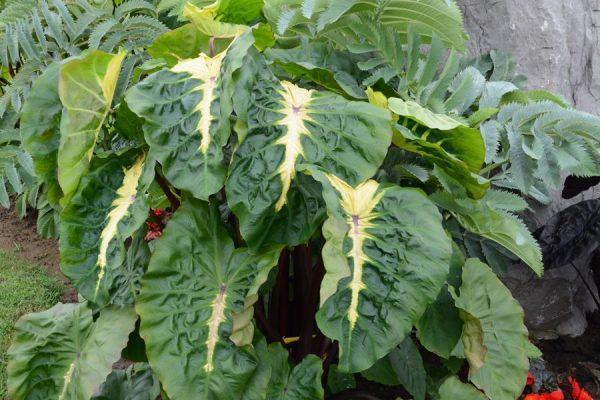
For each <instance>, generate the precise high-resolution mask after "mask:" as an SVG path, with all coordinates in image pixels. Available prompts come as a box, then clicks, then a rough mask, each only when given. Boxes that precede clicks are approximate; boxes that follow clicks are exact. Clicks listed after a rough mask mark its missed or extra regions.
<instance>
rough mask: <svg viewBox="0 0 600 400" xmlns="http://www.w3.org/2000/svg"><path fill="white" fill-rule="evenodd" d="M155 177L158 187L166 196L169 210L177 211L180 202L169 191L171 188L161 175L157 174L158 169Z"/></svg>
mask: <svg viewBox="0 0 600 400" xmlns="http://www.w3.org/2000/svg"><path fill="white" fill-rule="evenodd" d="M155 176H156V183H158V186H160V188H161V189H162V191H163V192H164V193H165V196H167V199H169V203H171V208H172V209H173V210H172V211H175V210H177V209H178V208H179V206H180V205H181V202H180V201H179V199H178V198H177V196H175V195H174V194H173V192H172V191H171V187H170V186H169V184H168V183H167V181H166V180H165V178H163V177H162V175H161V174H160V173H159V172H158V169H156V174H155Z"/></svg>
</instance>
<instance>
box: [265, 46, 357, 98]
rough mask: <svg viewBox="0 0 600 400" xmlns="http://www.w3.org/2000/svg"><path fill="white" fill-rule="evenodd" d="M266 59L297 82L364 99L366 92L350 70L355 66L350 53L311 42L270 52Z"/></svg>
mask: <svg viewBox="0 0 600 400" xmlns="http://www.w3.org/2000/svg"><path fill="white" fill-rule="evenodd" d="M264 54H265V56H266V57H267V58H268V59H270V60H274V61H275V62H276V63H277V66H279V67H280V68H282V69H283V70H284V71H285V72H286V73H287V74H290V76H291V77H293V78H295V79H299V78H303V79H306V80H309V81H312V82H314V83H316V84H318V85H320V86H322V87H324V88H325V89H327V90H331V91H332V92H334V93H337V94H339V95H341V96H344V97H346V98H353V99H365V98H366V95H365V91H364V90H363V89H362V88H361V87H360V86H359V85H358V83H357V82H356V79H355V78H354V77H353V76H352V75H350V74H349V73H348V72H347V71H352V69H353V67H354V66H355V64H353V62H352V61H353V60H352V59H351V58H349V57H348V54H347V53H341V52H338V51H335V50H334V49H333V48H331V46H327V45H326V44H324V43H318V42H317V43H310V44H305V45H302V46H298V47H295V48H293V49H267V50H265V52H264Z"/></svg>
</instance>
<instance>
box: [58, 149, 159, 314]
mask: <svg viewBox="0 0 600 400" xmlns="http://www.w3.org/2000/svg"><path fill="white" fill-rule="evenodd" d="M94 164H95V165H94ZM153 178H154V162H153V161H152V160H148V161H146V157H145V155H143V154H142V155H140V154H131V153H128V154H125V155H123V156H120V157H111V158H109V159H106V160H100V161H98V162H97V163H92V171H91V172H90V173H89V175H87V176H86V177H84V178H83V179H82V180H81V184H80V188H79V190H78V192H77V194H76V195H75V196H74V197H73V198H72V200H71V201H70V203H69V205H68V206H67V207H66V208H65V209H64V211H63V212H62V214H61V224H60V261H61V263H60V264H61V270H62V271H63V273H64V274H65V275H66V276H67V277H68V278H69V279H70V280H71V282H73V284H74V285H75V287H76V288H77V290H78V291H79V293H80V294H81V295H82V296H83V297H85V298H86V299H88V300H89V301H90V302H92V303H95V304H96V305H99V306H104V305H105V304H107V303H108V301H109V289H110V288H111V286H112V283H113V279H114V276H115V273H116V272H115V270H117V269H118V268H120V267H121V266H122V265H123V263H124V261H125V256H126V250H125V245H124V241H125V239H127V238H128V237H129V236H131V234H132V233H133V232H134V231H135V230H137V229H138V228H139V227H140V226H141V225H142V224H143V223H144V221H145V220H146V217H147V215H148V208H149V207H148V203H147V198H146V196H145V191H146V189H147V188H148V186H149V185H150V183H151V182H152V179H153Z"/></svg>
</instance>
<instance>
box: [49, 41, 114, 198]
mask: <svg viewBox="0 0 600 400" xmlns="http://www.w3.org/2000/svg"><path fill="white" fill-rule="evenodd" d="M124 58H125V53H124V52H123V53H119V54H117V55H112V54H107V53H104V52H101V51H94V52H91V53H88V54H87V55H86V56H84V57H82V58H79V59H74V60H71V61H68V62H66V63H64V64H63V65H62V66H61V67H60V79H59V84H58V92H59V96H60V101H61V102H62V104H63V106H64V110H63V114H62V119H61V123H60V145H59V148H58V181H59V183H60V186H61V188H62V190H63V192H64V197H63V199H62V201H61V204H62V205H63V206H64V205H66V204H68V202H69V200H70V199H71V197H72V196H73V194H74V193H75V191H76V190H77V185H79V180H80V179H81V177H82V176H83V175H85V174H86V173H87V171H88V167H89V163H90V160H91V158H92V154H93V151H94V147H95V145H96V139H97V138H98V134H99V133H100V130H101V129H102V125H103V123H104V119H105V118H106V116H107V115H108V112H109V111H110V108H111V104H112V100H113V94H114V92H115V88H116V85H117V79H118V78H119V72H120V69H121V64H122V62H123V59H124Z"/></svg>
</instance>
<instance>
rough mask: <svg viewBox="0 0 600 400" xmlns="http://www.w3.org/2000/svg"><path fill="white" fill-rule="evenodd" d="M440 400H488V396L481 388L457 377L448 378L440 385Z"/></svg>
mask: <svg viewBox="0 0 600 400" xmlns="http://www.w3.org/2000/svg"><path fill="white" fill-rule="evenodd" d="M438 395H439V397H438V400H458V399H460V400H487V397H485V395H484V394H483V393H481V392H480V391H479V390H477V389H476V388H474V387H473V386H471V385H469V384H468V383H462V382H461V381H460V380H459V379H458V378H457V377H455V376H451V377H449V378H447V379H446V380H445V381H444V383H442V385H441V386H440V389H439V391H438Z"/></svg>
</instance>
